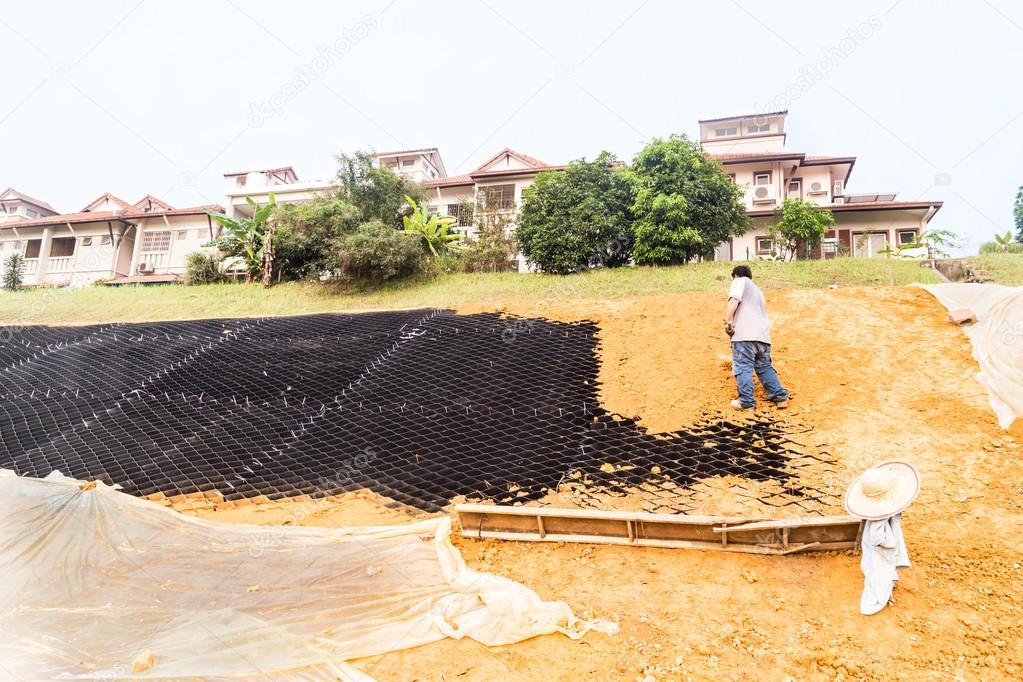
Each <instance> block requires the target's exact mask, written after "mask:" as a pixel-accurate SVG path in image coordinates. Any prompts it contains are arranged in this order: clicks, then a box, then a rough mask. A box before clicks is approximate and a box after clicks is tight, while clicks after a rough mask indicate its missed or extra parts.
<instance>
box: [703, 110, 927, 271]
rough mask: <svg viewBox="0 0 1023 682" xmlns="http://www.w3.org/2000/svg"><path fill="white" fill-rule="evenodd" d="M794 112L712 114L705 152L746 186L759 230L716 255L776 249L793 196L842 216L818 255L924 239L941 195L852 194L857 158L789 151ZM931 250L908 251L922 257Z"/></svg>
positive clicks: (761, 254) (871, 251) (865, 251)
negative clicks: (780, 222) (780, 218)
mask: <svg viewBox="0 0 1023 682" xmlns="http://www.w3.org/2000/svg"><path fill="white" fill-rule="evenodd" d="M787 115H788V112H787V111H776V112H771V113H765V114H756V115H745V116H729V117H726V118H714V119H705V120H702V121H700V122H699V124H700V142H701V144H702V145H703V149H704V151H706V152H707V153H708V154H709V155H710V156H712V157H714V158H715V159H717V160H718V161H720V162H721V163H722V165H724V167H725V170H726V171H727V172H728V174H729V176H730V177H731V178H732V180H733V181H735V182H736V183H738V184H739V185H741V186H742V187H743V189H744V197H745V202H746V213H747V214H748V215H749V216H750V217H751V218H752V220H753V229H752V230H750V231H749V232H747V233H746V234H744V235H742V236H741V237H735V238H733V239H731V240H729V241H728V242H726V243H724V244H722V245H721V246H719V247H718V249H717V250H716V252H715V259H716V260H753V259H756V258H770V257H774V256H776V255H777V252H778V250H777V247H776V245H775V243H774V241H773V240H772V239H771V237H770V235H769V234H768V232H769V226H770V225H771V223H772V222H774V214H775V211H776V209H777V208H778V207H779V206H781V204H782V201H783V200H784V199H786V198H793V199H803V200H807V201H812V202H814V203H816V204H819V205H820V206H823V207H826V208H827V209H828V210H830V211H831V213H832V215H834V217H835V227H834V229H832V230H830V231H829V232H828V233H827V234H825V235H824V240H823V243H822V244H821V245H820V246H819V247H817V248H815V249H813V250H812V252H811V256H812V257H815V258H834V257H836V256H839V255H847V256H877V255H879V254H881V253H882V252H884V251H886V249H888V247H892V248H895V247H899V246H902V247H905V246H907V245H910V244H914V243H917V242H918V241H919V238H920V236H921V235H922V234H923V233H924V232H925V231H926V230H927V224H928V223H929V222H930V220H931V218H933V217H934V214H935V213H937V212H938V209H940V208H941V202H940V201H898V200H897V199H896V193H895V192H871V193H851V192H849V191H848V189H847V187H848V184H849V177H850V175H851V174H852V170H853V166H854V165H855V164H856V157H855V156H817V155H810V154H805V153H803V152H793V151H788V150H786V149H785V139H786V133H785V118H786V116H787ZM924 253H925V249H922V248H917V249H908V250H906V251H905V255H909V256H922V255H924Z"/></svg>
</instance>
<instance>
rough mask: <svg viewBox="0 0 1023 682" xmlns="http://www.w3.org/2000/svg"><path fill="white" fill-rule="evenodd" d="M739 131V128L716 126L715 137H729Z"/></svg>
mask: <svg viewBox="0 0 1023 682" xmlns="http://www.w3.org/2000/svg"><path fill="white" fill-rule="evenodd" d="M738 132H739V129H738V128H715V129H714V137H728V136H729V135H735V134H736V133H738Z"/></svg>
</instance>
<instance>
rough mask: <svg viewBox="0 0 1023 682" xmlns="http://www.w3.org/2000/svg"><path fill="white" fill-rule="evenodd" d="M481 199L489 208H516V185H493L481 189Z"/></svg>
mask: <svg viewBox="0 0 1023 682" xmlns="http://www.w3.org/2000/svg"><path fill="white" fill-rule="evenodd" d="M480 198H481V199H482V200H483V205H484V206H486V207H487V208H499V209H510V208H515V185H492V186H490V187H482V188H480Z"/></svg>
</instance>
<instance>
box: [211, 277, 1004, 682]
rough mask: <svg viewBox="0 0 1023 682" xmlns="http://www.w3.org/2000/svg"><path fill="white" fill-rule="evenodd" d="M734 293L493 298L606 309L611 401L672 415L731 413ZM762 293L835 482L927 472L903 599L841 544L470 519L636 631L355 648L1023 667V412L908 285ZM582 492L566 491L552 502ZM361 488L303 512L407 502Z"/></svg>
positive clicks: (512, 566) (520, 658) (277, 511)
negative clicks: (869, 600)
mask: <svg viewBox="0 0 1023 682" xmlns="http://www.w3.org/2000/svg"><path fill="white" fill-rule="evenodd" d="M722 287H724V283H723V284H722ZM723 292H724V289H723V290H722V295H711V294H705V293H686V294H663V295H657V296H646V297H638V298H633V299H628V300H616V301H599V300H594V301H578V300H575V301H544V302H540V303H537V302H521V301H509V302H507V303H505V304H503V305H501V306H498V309H499V310H501V311H504V312H507V313H509V314H512V315H520V316H523V317H547V318H551V319H557V320H563V321H575V320H582V319H588V320H593V321H595V322H597V323H598V324H599V325H600V332H599V334H600V355H601V361H602V363H601V374H600V380H601V382H602V386H601V397H602V401H603V407H604V408H605V409H607V410H609V411H612V412H616V413H619V414H621V415H623V416H626V417H635V418H637V419H638V420H639V422H640V424H641V425H643V426H645V427H646V428H647V429H648V430H649V431H650V432H651V433H659V432H667V431H672V430H676V429H680V428H684V427H686V426H688V425H690V424H693V423H694V422H695V421H696V420H698V419H699V418H700V416H701V415H703V414H705V413H707V412H708V411H714V410H722V409H723V408H724V406H726V405H727V401H728V400H729V399H731V398H732V397H734V395H735V387H734V381H733V379H732V377H731V374H730V368H729V366H728V364H727V362H726V361H723V359H722V356H724V358H727V353H728V344H727V338H726V337H725V335H724V333H723V332H722V331H721V317H722V309H723V306H724V293H723ZM766 294H767V300H768V310H769V314H770V316H771V319H772V322H773V323H774V328H773V330H772V336H773V341H774V344H773V345H774V348H773V350H774V360H775V366H776V367H777V369H778V371H779V374H780V375H781V378H782V381H783V382H784V383H785V385H786V386H787V388H788V389H789V390H790V391H791V392H792V393H793V396H794V399H793V401H792V407H791V408H790V411H789V412H788V413H786V414H785V415H784V418H785V419H792V420H796V421H798V422H800V423H803V424H806V425H808V426H810V427H811V431H810V432H808V433H807V434H805V438H807V439H808V440H807V442H806V445H807V446H811V447H818V446H819V447H824V448H826V449H827V450H828V452H830V453H831V455H832V456H833V457H834V458H835V460H836V461H837V466H836V467H835V471H834V472H833V473H832V474H829V476H830V477H831V480H830V481H829V483H830V484H831V485H833V486H834V487H835V488H836V489H838V490H841V489H843V488H844V486H845V485H847V484H848V482H849V481H850V480H851V479H852V478H853V477H854V476H855V475H856V474H858V473H859V472H860V471H862V470H863V469H864V468H866V467H868V466H870V465H872V464H875V463H877V462H879V461H882V460H884V459H889V458H895V457H898V458H904V459H908V460H910V461H912V462H913V463H914V464H916V466H917V467H918V468H919V469H920V472H921V476H922V481H923V489H922V492H921V494H920V497H919V499H918V500H917V502H916V503H915V504H914V505H913V506H912V507H911V508H910V509H909V510H908V511H907V513H906V514H905V517H904V523H903V527H904V530H905V533H906V539H907V543H908V545H909V551H910V557H911V559H912V561H913V566H912V567H911V568H909V569H907V570H904V571H902V572H901V579H900V582H899V585H898V588H897V589H896V591H895V599H896V602H897V603H896V604H895V605H894V606H891V607H889V608H887V609H885V610H884V611H882V612H881V613H879V614H877V615H875V616H871V617H864V616H861V615H860V614H859V610H858V604H859V595H860V591H861V589H862V574H861V573H860V569H859V566H858V558H857V557H854V556H852V555H850V554H844V553H822V554H816V555H796V556H788V557H759V556H746V555H734V554H716V553H712V552H697V551H682V550H666V549H652V548H647V549H638V548H625V547H616V546H586V545H571V544H551V545H547V544H540V543H536V544H533V543H515V542H500V541H476V540H468V539H462V538H457V539H456V544H457V545H458V547H459V549H460V550H461V552H462V554H463V556H464V557H465V559H466V561H467V562H468V564H469V565H470V566H471V567H473V568H476V569H479V570H486V571H491V572H495V573H498V574H501V575H505V576H507V577H509V578H511V579H514V580H519V581H522V582H523V583H525V584H526V585H528V586H530V587H531V588H533V589H535V590H536V591H537V592H539V593H540V595H541V596H543V597H544V598H546V599H562V600H565V601H567V602H568V603H569V604H570V605H571V606H572V608H573V609H575V610H576V611H577V612H579V613H582V614H584V615H596V616H598V617H603V618H611V619H613V620H615V621H617V622H618V623H619V624H620V626H621V632H620V634H618V635H615V636H605V635H600V634H590V635H587V636H586V637H585V638H583V639H582V640H579V641H572V640H569V639H567V638H564V637H540V638H536V639H533V640H529V641H526V642H522V643H520V644H517V645H513V646H506V647H495V648H487V647H482V646H480V645H478V644H475V643H473V642H470V641H467V640H458V641H456V640H446V641H442V642H438V643H436V644H431V645H430V646H426V647H420V648H418V649H413V650H408V651H404V652H397V653H392V654H387V655H384V656H379V657H374V658H370V659H363V660H361V661H357V662H356V664H357V665H358V666H359V667H360V668H362V669H363V670H365V671H366V672H367V673H369V674H371V675H373V676H374V677H376V678H377V679H380V680H404V679H418V680H453V679H458V680H537V681H539V680H545V681H547V680H564V681H566V682H567V681H569V680H571V681H573V682H575V681H577V680H646V679H653V680H658V681H661V680H722V679H724V680H760V679H776V680H785V679H792V680H835V679H848V680H853V679H865V680H956V679H960V680H974V679H976V680H1015V679H1021V678H1023V644H1021V642H1023V590H1021V588H1020V585H1021V584H1023V569H1021V561H1023V463H1021V455H1023V452H1021V449H1020V445H1019V444H1020V442H1023V424H1019V423H1017V424H1016V425H1015V426H1013V427H1012V428H1011V429H1010V430H1009V431H1007V432H1006V431H1003V430H1001V429H999V427H998V425H997V423H996V421H995V418H994V416H993V414H992V413H991V411H990V409H989V407H988V404H987V397H986V394H985V392H984V390H983V388H982V387H981V386H980V384H979V383H978V382H977V381H976V380H975V378H974V376H975V374H976V372H977V368H976V365H975V363H974V362H973V360H972V358H971V356H970V346H969V342H968V341H967V339H966V338H965V336H964V335H963V334H962V333H961V331H960V330H959V329H958V328H956V327H955V326H953V325H951V324H950V323H949V322H948V321H947V316H946V312H945V310H944V309H943V308H942V307H941V306H940V305H939V304H938V303H937V302H936V301H934V300H933V299H932V298H931V297H930V295H929V294H927V293H926V292H924V291H922V290H919V289H915V288H911V287H910V288H880V289H868V288H856V289H840V290H830V291H820V290H785V291H767V292H766ZM488 308H489V309H490V310H493V309H494V308H493V307H492V306H491V307H488ZM479 310H480V309H479V308H475V309H473V308H465V309H464V310H460V312H478V311H479ZM761 397H762V396H761ZM651 473H652V472H651ZM735 483H737V482H736V481H732V480H729V479H727V478H720V479H707V480H703V481H700V482H698V483H697V484H696V485H694V486H691V487H690V488H689V489H688V490H687V491H681V490H680V491H679V492H680V494H688V495H692V496H694V497H695V498H698V499H700V500H702V501H703V503H704V504H706V505H707V508H715V509H716V510H717V511H716V513H729V512H730V511H731V510H733V509H735V508H738V506H741V505H739V501H738V499H735V498H732V497H729V496H730V495H734V494H735V493H734V491H735V490H736V488H734V487H733V484H735ZM765 485H766V484H765ZM571 493H572V491H571V489H568V490H563V491H561V492H557V493H552V495H554V496H555V500H553V501H556V499H557V496H558V495H566V496H568V497H569V498H570V497H571ZM366 501H367V500H365V499H364V500H358V499H356V500H354V501H353V500H352V499H345V498H342V499H340V500H331V501H323V502H317V503H316V504H320V505H322V508H319V510H318V512H316V513H313V514H309V515H304V516H301V518H298V517H295V516H294V515H292V517H291V518H293V519H297V520H294V521H293V522H294V523H297V524H322V525H352V524H356V523H359V519H361V520H362V521H365V522H370V523H378V522H379V523H388V522H394V521H396V520H397V519H396V518H394V517H392V516H391V514H398V513H399V512H397V511H395V510H392V509H389V508H387V507H386V506H382V505H381V507H380V509H378V510H377V511H374V512H372V513H371V512H369V511H368V510H363V511H359V512H352V513H350V514H349V515H348V516H346V515H345V514H346V512H345V511H343V510H344V509H345V507H346V506H347V507H349V508H355V509H359V508H360V507H359V506H358V505H362V504H363V503H364V502H366ZM370 501H371V502H373V503H374V504H377V502H376V501H372V500H370ZM272 504H273V505H274V506H271V507H268V508H267V511H256V509H258V508H259V507H262V506H263V505H253V507H252V508H251V509H249V510H244V509H241V510H239V509H235V510H209V509H208V510H205V511H204V510H194V511H192V512H191V513H197V514H200V515H203V516H206V517H208V518H218V519H222V520H231V521H239V522H257V523H280V522H282V521H281V519H282V518H283V519H285V520H287V519H288V518H289V516H288V512H287V509H288V506H287V505H288V504H289V503H287V502H279V503H272ZM303 504H309V503H303ZM353 505H354V506H353ZM714 505H717V507H715V506H714ZM737 505H738V506H737ZM335 506H336V507H337V509H336V510H335V509H334V507H335ZM388 519H390V520H388Z"/></svg>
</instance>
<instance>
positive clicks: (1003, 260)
mask: <svg viewBox="0 0 1023 682" xmlns="http://www.w3.org/2000/svg"><path fill="white" fill-rule="evenodd" d="M973 261H974V263H975V264H976V266H977V267H978V268H980V271H981V272H983V273H984V274H985V275H987V276H988V277H990V278H992V279H993V280H994V281H996V282H998V283H999V284H1007V285H1009V286H1013V287H1018V286H1023V254H1020V253H982V254H981V255H979V256H974V258H973Z"/></svg>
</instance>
